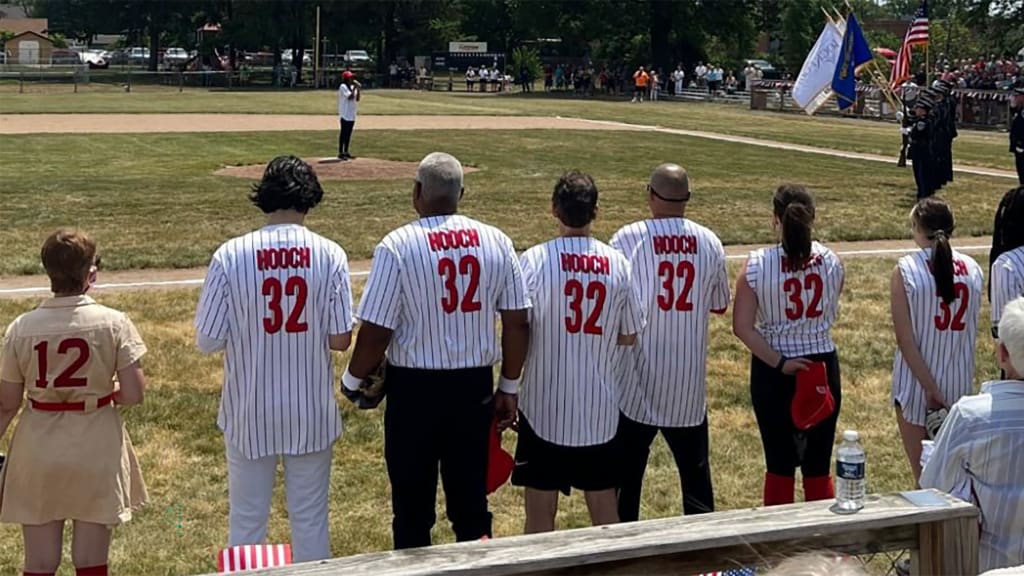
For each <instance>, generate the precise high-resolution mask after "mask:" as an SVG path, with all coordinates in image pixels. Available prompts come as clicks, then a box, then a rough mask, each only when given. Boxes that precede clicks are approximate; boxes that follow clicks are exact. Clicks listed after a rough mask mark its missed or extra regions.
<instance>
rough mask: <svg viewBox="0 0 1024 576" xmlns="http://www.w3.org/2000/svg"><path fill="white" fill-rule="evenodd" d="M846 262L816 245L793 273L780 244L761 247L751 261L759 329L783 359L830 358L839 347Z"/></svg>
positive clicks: (749, 278)
mask: <svg viewBox="0 0 1024 576" xmlns="http://www.w3.org/2000/svg"><path fill="white" fill-rule="evenodd" d="M843 274H844V272H843V263H842V262H840V260H839V257H838V256H836V255H835V253H834V252H832V251H831V250H829V249H828V248H826V247H824V246H822V245H821V244H819V243H818V242H812V243H811V257H810V259H809V260H808V261H807V264H805V265H804V266H803V268H800V269H794V267H793V266H791V265H790V263H789V261H788V260H787V258H786V253H785V251H784V250H783V249H782V246H774V247H771V248H762V249H760V250H755V251H754V252H751V253H750V258H749V259H748V260H747V275H746V279H747V284H748V285H749V286H750V288H751V289H752V290H753V291H754V293H755V294H757V330H758V332H760V333H761V336H763V337H764V339H765V340H767V341H768V343H769V344H771V346H772V348H774V349H775V350H776V351H777V352H778V353H780V354H782V355H783V356H788V357H790V358H795V357H799V356H808V355H811V354H826V353H828V352H832V351H834V350H835V349H836V346H835V344H834V343H833V342H832V324H833V323H835V321H836V315H837V314H838V312H839V295H840V292H842V289H843Z"/></svg>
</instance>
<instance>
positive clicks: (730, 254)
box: [0, 237, 992, 298]
mask: <svg viewBox="0 0 1024 576" xmlns="http://www.w3.org/2000/svg"><path fill="white" fill-rule="evenodd" d="M991 244H992V238H991V237H978V238H959V239H955V240H954V241H953V245H954V246H955V247H956V248H958V249H960V250H963V251H964V252H968V253H971V254H979V253H987V252H988V249H989V246H990V245H991ZM828 246H829V248H831V249H832V250H835V251H836V253H837V254H839V256H840V257H842V258H870V257H886V256H887V257H890V258H895V257H897V256H900V255H902V254H905V253H907V252H910V251H913V250H914V249H916V247H915V246H914V244H913V243H912V242H910V241H909V240H876V241H869V242H832V243H829V245H828ZM758 247H759V246H755V245H733V246H726V247H725V252H726V257H727V258H728V259H730V260H732V261H738V260H742V259H743V258H745V257H746V255H747V254H748V253H749V252H750V251H751V250H753V249H755V248H758ZM349 267H350V271H351V273H352V276H353V277H355V278H357V279H361V278H364V277H365V276H366V275H367V273H368V272H369V270H370V261H369V260H357V261H353V262H350V263H349ZM205 276H206V268H185V269H178V270H158V269H151V270H123V271H118V272H101V273H100V279H99V284H98V285H96V286H94V290H95V291H97V292H123V291H130V290H160V289H163V290H170V289H175V288H196V287H199V286H201V285H202V283H203V278H204V277H205ZM48 286H49V280H47V278H46V277H45V276H6V277H0V298H27V297H34V296H35V297H38V296H43V295H47V294H49V289H48Z"/></svg>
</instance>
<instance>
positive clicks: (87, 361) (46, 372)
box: [0, 295, 147, 526]
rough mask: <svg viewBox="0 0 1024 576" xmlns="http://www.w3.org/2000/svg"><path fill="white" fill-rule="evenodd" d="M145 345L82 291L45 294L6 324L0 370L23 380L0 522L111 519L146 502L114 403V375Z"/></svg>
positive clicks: (123, 319) (0, 486)
mask: <svg viewBox="0 0 1024 576" xmlns="http://www.w3.org/2000/svg"><path fill="white" fill-rule="evenodd" d="M145 353H146V345H145V344H143V342H142V339H141V338H140V337H139V333H138V331H137V330H136V329H135V326H134V325H133V324H132V322H131V320H129V319H128V317H127V316H125V315H124V314H122V313H121V312H118V311H116V310H112V309H110V308H107V307H105V306H101V305H99V304H97V303H96V302H95V301H94V300H93V299H92V298H89V297H88V296H84V295H83V296H69V297H62V298H52V299H50V300H47V301H45V302H43V303H42V304H41V305H40V306H39V308H37V309H35V310H33V311H31V312H28V313H26V314H23V315H21V316H19V317H18V318H17V319H16V320H14V322H12V323H11V325H10V326H9V327H8V329H7V334H6V336H5V338H4V344H3V362H2V368H0V374H2V378H3V380H5V381H7V382H21V383H23V384H24V386H25V392H26V395H27V396H28V403H27V405H26V407H25V409H24V410H23V411H22V412H21V418H20V420H19V421H18V425H17V428H15V431H14V439H13V440H12V441H11V447H10V451H9V453H8V455H7V462H6V464H5V465H4V467H3V471H2V473H0V522H6V523H13V524H28V525H39V524H46V523H49V522H55V521H58V520H80V521H83V522H91V523H94V524H103V525H107V526H115V525H118V524H121V523H122V522H127V521H128V520H130V519H131V516H132V510H133V509H136V508H138V507H140V506H142V505H143V504H145V502H146V500H147V496H146V486H145V484H144V483H143V481H142V474H141V472H140V469H139V463H138V460H137V459H136V457H135V451H134V449H133V448H132V443H131V440H130V439H129V438H128V433H127V431H126V430H125V427H124V423H123V422H122V420H121V414H120V412H118V410H117V408H115V407H114V404H113V398H114V393H115V392H116V391H117V387H116V385H115V383H114V375H115V374H117V371H118V370H123V369H125V368H127V367H129V366H131V365H132V364H134V363H135V362H137V361H138V360H139V359H140V358H141V357H142V356H143V354H145Z"/></svg>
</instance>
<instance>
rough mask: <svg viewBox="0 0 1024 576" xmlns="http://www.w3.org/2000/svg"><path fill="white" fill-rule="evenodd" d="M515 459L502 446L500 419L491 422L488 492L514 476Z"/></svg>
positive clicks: (488, 454) (488, 453)
mask: <svg viewBox="0 0 1024 576" xmlns="http://www.w3.org/2000/svg"><path fill="white" fill-rule="evenodd" d="M514 467H515V461H514V460H513V459H512V455H511V454H509V453H508V452H506V451H505V449H504V448H502V447H501V432H499V431H498V419H497V418H495V419H494V422H492V423H491V439H490V446H489V447H488V450H487V493H488V494H493V493H494V492H496V491H497V490H498V488H501V487H502V486H504V485H505V483H506V482H508V479H509V478H510V477H511V476H512V468H514Z"/></svg>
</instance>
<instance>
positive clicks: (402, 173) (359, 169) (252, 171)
mask: <svg viewBox="0 0 1024 576" xmlns="http://www.w3.org/2000/svg"><path fill="white" fill-rule="evenodd" d="M306 162H309V164H310V165H311V166H312V167H313V169H314V170H316V175H317V177H318V178H319V179H321V180H382V179H385V180H386V179H392V180H411V179H413V178H414V177H415V176H416V168H417V167H418V166H419V164H418V163H417V162H398V161H395V160H381V159H379V158H356V159H354V160H345V161H341V160H338V159H337V158H312V159H311V158H307V159H306ZM265 168H266V165H265V164H251V165H249V166H227V167H225V168H221V169H220V170H217V171H216V172H214V174H217V175H218V176H235V177H237V178H248V179H250V180H259V179H260V178H262V177H263V170H264V169H265ZM463 170H464V171H465V172H467V173H468V172H476V170H477V169H476V168H472V167H469V166H464V167H463Z"/></svg>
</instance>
